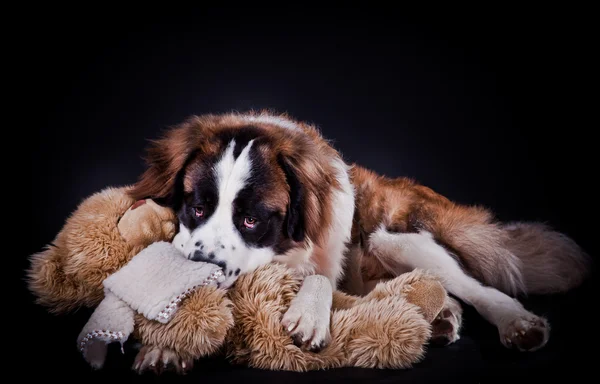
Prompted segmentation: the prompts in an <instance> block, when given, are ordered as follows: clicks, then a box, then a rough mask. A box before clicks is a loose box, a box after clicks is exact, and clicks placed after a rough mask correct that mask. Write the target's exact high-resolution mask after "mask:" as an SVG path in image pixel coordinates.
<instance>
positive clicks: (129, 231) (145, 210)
mask: <svg viewBox="0 0 600 384" xmlns="http://www.w3.org/2000/svg"><path fill="white" fill-rule="evenodd" d="M175 223H176V218H175V215H174V213H173V211H172V210H170V209H168V208H165V207H161V206H160V205H158V204H156V203H155V202H154V201H152V200H150V199H146V200H139V201H137V202H135V203H134V204H133V205H132V206H131V207H130V208H129V209H128V210H127V211H125V213H124V214H123V216H122V217H121V219H120V220H119V224H118V228H119V232H120V233H121V236H123V238H124V239H125V240H126V241H127V242H128V243H130V244H134V245H147V244H150V243H152V242H156V241H160V240H170V239H172V238H173V236H175V231H176V230H177V228H176V226H175Z"/></svg>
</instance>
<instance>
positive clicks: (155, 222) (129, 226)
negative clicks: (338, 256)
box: [28, 187, 448, 371]
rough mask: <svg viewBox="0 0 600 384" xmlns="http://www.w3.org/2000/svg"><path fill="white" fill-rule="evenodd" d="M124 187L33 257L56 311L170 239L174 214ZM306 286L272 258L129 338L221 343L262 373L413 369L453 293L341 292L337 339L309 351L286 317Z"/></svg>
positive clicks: (88, 300) (93, 300)
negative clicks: (292, 333) (347, 368)
mask: <svg viewBox="0 0 600 384" xmlns="http://www.w3.org/2000/svg"><path fill="white" fill-rule="evenodd" d="M128 188H129V187H124V188H107V189H106V190H104V191H101V192H99V193H96V194H94V195H92V196H90V197H89V198H87V199H86V200H85V201H84V202H83V203H82V204H81V205H80V206H79V207H78V208H77V210H75V211H74V212H73V214H72V215H71V216H70V218H69V219H68V220H67V222H66V224H65V226H64V227H63V229H62V230H61V231H60V233H59V235H58V236H57V240H56V241H55V242H54V244H53V245H51V246H49V247H48V249H47V250H46V251H45V252H42V253H38V254H35V255H32V257H31V267H30V269H29V270H28V276H29V287H30V289H31V291H32V292H33V293H34V294H35V295H36V297H37V302H38V303H39V304H41V305H43V306H45V307H46V308H48V309H49V310H50V311H52V312H54V313H66V312H68V311H69V310H73V309H75V308H77V307H80V306H88V307H94V306H96V305H97V304H98V303H99V302H100V301H101V300H102V298H103V288H102V281H103V280H104V278H106V277H107V276H108V275H109V274H111V273H113V272H114V271H116V270H117V269H118V268H120V267H122V266H123V265H125V264H126V263H127V262H128V261H129V260H130V259H131V257H133V256H134V255H135V254H136V253H137V252H139V251H140V250H141V249H142V248H144V247H145V246H147V245H149V244H150V243H152V242H154V241H159V240H165V241H167V240H169V239H171V238H172V237H173V229H174V228H175V221H174V216H173V215H172V214H170V213H169V212H168V211H165V210H164V208H161V207H159V206H158V205H156V204H153V203H152V202H151V201H146V203H145V204H141V205H139V203H135V201H134V200H132V199H130V198H128V197H127V191H128ZM132 208H133V209H132ZM136 228H137V231H136ZM125 238H127V239H129V240H130V241H131V242H133V243H130V242H128V241H127V240H126V239H125ZM300 285H301V277H299V276H298V275H297V274H294V273H293V272H292V270H290V269H288V268H287V267H284V266H283V265H280V264H269V265H266V266H263V267H261V268H259V269H258V270H257V271H255V272H254V273H251V274H248V275H245V276H242V277H240V279H239V280H238V282H237V283H236V286H234V288H233V289H231V290H230V291H229V292H226V291H224V290H221V289H216V288H214V287H207V288H203V289H200V290H198V291H197V292H195V293H194V294H192V295H191V296H190V297H188V298H187V299H186V300H185V301H184V303H183V304H182V307H181V308H180V309H179V310H178V311H177V313H176V314H175V316H174V317H173V319H171V321H170V322H169V323H167V324H161V323H159V322H156V321H150V320H148V319H146V318H145V317H143V316H142V315H139V314H138V315H136V319H135V323H136V324H135V330H134V334H133V337H134V338H136V339H138V340H139V341H141V342H142V343H144V344H145V345H147V346H152V347H153V348H158V349H164V350H169V351H174V352H175V353H177V355H178V357H179V358H180V359H182V360H193V359H198V358H200V357H203V356H207V355H210V354H213V353H216V352H217V351H221V350H223V349H222V348H224V350H225V351H226V353H227V355H228V356H229V357H230V358H231V360H232V361H234V362H236V363H240V364H242V363H243V364H248V365H250V366H253V367H257V368H263V369H281V370H292V371H305V370H312V369H323V368H333V367H342V366H359V367H377V368H408V367H410V366H411V365H412V364H414V363H416V362H418V361H420V360H421V359H422V358H423V357H424V355H425V351H426V346H427V342H428V340H429V338H430V336H431V334H432V326H431V322H432V321H433V319H434V318H435V317H436V316H437V314H438V313H439V312H440V311H441V309H442V307H443V305H444V302H445V300H446V299H447V297H448V296H447V294H446V291H445V290H444V288H443V287H442V285H441V283H440V282H439V281H438V280H437V279H436V278H435V277H433V276H431V275H428V274H426V273H424V272H421V271H414V272H411V273H409V274H405V275H402V276H400V277H398V278H395V279H393V280H390V281H388V282H385V283H380V284H379V285H377V286H376V288H375V289H374V290H373V291H372V292H371V293H370V294H369V295H367V296H365V297H357V296H350V295H347V294H344V293H342V292H339V291H338V292H335V293H334V298H333V302H334V305H333V313H332V317H331V326H332V337H333V341H332V343H331V344H330V345H329V346H328V347H327V348H325V349H324V350H323V351H321V352H320V353H312V352H306V351H302V350H301V349H300V348H298V347H296V346H295V345H294V344H293V341H292V338H291V337H290V336H289V335H288V334H287V333H285V332H284V329H283V328H282V326H281V323H280V322H281V317H282V316H283V313H284V312H285V310H286V309H287V307H288V306H289V303H290V302H291V300H292V299H293V298H294V297H295V295H296V293H297V291H298V289H299V287H300Z"/></svg>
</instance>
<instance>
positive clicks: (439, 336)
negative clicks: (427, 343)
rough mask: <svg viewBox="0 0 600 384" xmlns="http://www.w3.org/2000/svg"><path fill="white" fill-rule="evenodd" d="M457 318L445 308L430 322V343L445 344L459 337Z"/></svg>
mask: <svg viewBox="0 0 600 384" xmlns="http://www.w3.org/2000/svg"><path fill="white" fill-rule="evenodd" d="M458 330H459V320H458V318H457V316H456V315H455V314H454V313H453V312H452V311H451V310H450V309H448V308H445V309H444V310H442V311H441V312H440V314H439V315H438V316H437V317H436V318H435V320H434V321H433V322H432V323H431V344H432V345H436V346H446V345H448V344H451V343H454V342H455V341H456V340H458V339H459V338H460V336H459V334H458Z"/></svg>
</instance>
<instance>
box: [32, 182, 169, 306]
mask: <svg viewBox="0 0 600 384" xmlns="http://www.w3.org/2000/svg"><path fill="white" fill-rule="evenodd" d="M128 189H129V187H120V188H106V189H104V190H102V191H100V192H97V193H94V194H93V195H91V196H89V197H87V198H86V199H84V200H83V202H81V203H80V204H79V206H78V207H77V209H76V210H75V211H73V213H72V214H71V215H70V216H69V218H68V219H67V220H66V222H65V224H64V226H63V227H62V228H61V230H60V232H59V233H58V235H57V236H56V237H55V239H54V241H53V242H52V243H51V244H49V245H47V246H46V248H45V249H44V250H43V251H42V252H39V253H36V254H34V255H32V256H31V257H30V266H29V268H28V270H27V278H28V286H29V290H30V291H31V292H32V293H33V294H34V295H35V296H36V302H37V303H38V304H41V305H43V306H45V307H47V308H48V309H49V310H50V311H51V312H55V313H59V312H67V311H70V310H73V309H75V308H77V307H80V306H86V307H95V306H96V305H98V304H99V303H100V301H101V300H102V298H103V287H102V281H103V280H104V279H105V278H106V277H108V276H109V275H110V274H111V273H114V272H115V271H117V270H118V269H119V268H121V267H122V266H123V265H125V264H126V263H127V262H128V261H129V260H130V259H131V257H133V255H135V254H137V253H138V252H139V251H141V250H142V249H143V248H145V247H146V246H148V245H149V244H150V243H152V242H154V241H160V240H170V238H171V237H172V236H173V235H174V232H175V223H176V218H175V215H174V214H173V212H172V211H171V210H169V209H166V208H162V207H159V206H158V205H156V204H154V203H153V202H151V201H148V200H146V201H145V202H146V203H145V204H142V205H139V204H135V203H136V202H135V200H133V199H132V198H131V197H130V196H128V194H127V190H128ZM132 208H134V209H132Z"/></svg>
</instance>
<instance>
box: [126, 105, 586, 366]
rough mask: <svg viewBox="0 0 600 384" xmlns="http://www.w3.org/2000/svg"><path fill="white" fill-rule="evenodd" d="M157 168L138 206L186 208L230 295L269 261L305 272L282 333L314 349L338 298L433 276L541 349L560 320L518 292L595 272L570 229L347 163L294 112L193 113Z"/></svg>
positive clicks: (505, 332) (201, 253) (522, 342)
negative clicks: (517, 218)
mask: <svg viewBox="0 0 600 384" xmlns="http://www.w3.org/2000/svg"><path fill="white" fill-rule="evenodd" d="M147 161H148V168H147V170H146V171H145V172H144V174H143V175H142V176H141V177H140V180H139V182H138V183H137V184H136V185H135V187H134V188H133V190H132V192H131V194H132V197H134V198H136V199H143V198H153V199H154V200H155V201H157V202H159V203H162V204H165V205H168V206H171V207H172V208H173V209H175V211H176V212H177V213H178V217H179V220H180V231H182V232H187V234H186V237H189V240H188V241H187V243H186V244H185V245H183V247H184V249H185V253H186V254H187V255H188V257H189V258H190V259H193V260H198V261H208V262H213V263H216V264H219V265H221V266H222V267H223V268H224V270H225V273H226V275H227V277H228V280H227V281H226V282H225V283H224V284H223V288H227V287H228V286H231V285H232V284H234V283H235V280H236V278H237V276H239V275H240V274H243V273H247V272H250V271H252V270H254V269H255V268H257V267H258V266H259V265H263V264H266V263H270V262H281V263H285V264H287V265H289V266H292V267H294V268H295V270H297V271H298V273H300V274H302V275H303V276H304V277H305V279H304V283H303V285H302V287H301V289H300V292H299V293H298V296H297V298H296V299H295V300H294V301H293V303H292V305H291V306H290V308H289V310H288V311H287V313H286V314H285V315H284V317H283V319H282V326H284V327H285V328H286V329H287V330H288V331H289V333H290V335H291V336H292V337H294V339H295V340H296V341H297V343H298V345H300V346H302V347H305V348H308V349H312V350H318V349H319V348H321V347H322V346H323V345H325V344H326V343H327V342H328V340H329V313H330V307H331V295H332V291H333V290H335V289H345V290H348V291H349V292H350V293H354V294H366V293H367V292H368V291H369V290H370V289H372V287H373V286H374V284H375V283H376V282H377V281H380V280H382V279H388V278H391V277H394V276H397V275H399V274H401V273H404V272H407V271H410V270H412V269H415V268H421V269H426V270H429V271H432V272H435V273H436V274H437V275H438V276H439V277H440V278H441V279H442V281H443V283H444V286H445V287H446V289H447V290H448V291H449V292H450V293H451V294H452V295H454V296H456V297H458V298H459V299H461V300H462V301H464V302H466V303H468V304H470V305H472V306H474V307H475V309H476V310H477V311H478V312H479V313H480V314H481V315H482V316H483V317H484V318H486V319H487V320H488V321H489V322H490V323H492V324H494V325H495V326H496V327H497V328H498V331H499V335H500V340H501V342H502V343H503V344H504V345H506V346H507V347H516V348H517V349H519V350H536V349H538V348H541V347H542V346H544V345H545V343H546V342H547V340H548V336H549V324H548V322H547V321H546V320H545V319H544V318H542V317H540V316H536V315H534V314H533V313H531V312H529V311H528V310H526V309H525V308H524V307H523V305H522V304H521V303H520V302H519V301H518V300H517V299H515V297H516V295H518V294H521V293H526V294H527V293H534V294H538V293H542V294H543V293H552V292H561V291H565V290H568V289H571V288H573V287H575V286H577V285H578V284H580V283H581V281H582V280H583V279H584V277H585V276H586V273H587V266H588V258H587V255H586V254H585V253H584V252H583V251H582V250H581V249H580V248H579V247H578V246H577V245H576V244H575V243H574V242H573V241H572V240H571V239H569V238H567V237H566V236H564V235H563V234H560V233H557V232H555V231H553V230H552V229H550V228H548V227H546V226H544V225H542V224H538V223H507V224H505V223H500V222H497V221H496V220H494V217H493V215H492V213H491V212H490V211H488V210H486V209H484V208H480V207H476V206H464V205H459V204H456V203H453V202H452V201H450V200H448V199H446V198H445V197H443V196H440V195H439V194H437V193H435V192H434V191H432V190H431V189H429V188H427V187H425V186H422V185H419V184H417V183H415V182H413V181H412V180H409V179H405V178H396V179H391V178H386V177H383V176H379V175H377V174H375V173H373V172H371V171H369V170H366V169H364V168H361V167H360V166H358V165H350V164H347V163H346V162H344V160H343V158H342V156H341V155H340V154H339V153H338V151H336V150H335V149H334V148H333V147H332V146H331V145H329V143H328V142H327V140H326V139H325V138H323V137H322V136H321V135H320V133H319V131H318V130H317V128H316V127H315V126H313V125H310V124H307V123H303V122H298V121H294V120H293V119H291V118H289V117H288V116H286V115H277V114H270V113H268V112H260V113H254V112H252V113H247V114H239V113H229V114H222V115H205V116H195V117H192V118H190V119H188V120H187V121H185V122H183V123H182V124H180V125H178V126H176V127H173V128H171V129H169V130H168V131H167V132H166V133H165V135H164V136H163V137H162V138H160V139H159V140H156V141H154V142H153V143H152V145H151V147H150V148H149V151H148V156H147ZM460 325H461V307H460V305H459V303H458V302H457V301H455V300H450V301H448V303H447V308H446V309H445V310H444V311H442V312H441V314H440V319H439V320H438V321H437V328H438V329H437V330H436V329H434V336H435V339H436V340H437V341H441V342H443V343H448V342H453V341H455V340H457V339H458V337H459V329H460ZM157 359H158V358H157Z"/></svg>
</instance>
